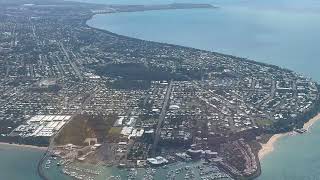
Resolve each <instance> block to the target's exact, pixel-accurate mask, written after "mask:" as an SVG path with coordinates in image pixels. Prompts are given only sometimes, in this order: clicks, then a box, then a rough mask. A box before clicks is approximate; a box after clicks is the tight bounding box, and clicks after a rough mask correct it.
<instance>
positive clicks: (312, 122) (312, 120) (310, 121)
mask: <svg viewBox="0 0 320 180" xmlns="http://www.w3.org/2000/svg"><path fill="white" fill-rule="evenodd" d="M318 120H320V113H319V114H317V115H316V116H315V117H313V118H312V119H310V120H309V121H308V122H306V123H305V124H304V125H303V129H305V130H309V128H310V127H311V126H312V125H313V124H314V123H315V122H317V121H318Z"/></svg>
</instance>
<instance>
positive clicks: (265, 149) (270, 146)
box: [258, 113, 320, 160]
mask: <svg viewBox="0 0 320 180" xmlns="http://www.w3.org/2000/svg"><path fill="white" fill-rule="evenodd" d="M318 120H320V113H319V114H317V115H316V116H315V117H313V118H312V119H310V120H309V121H308V122H306V123H305V124H304V125H303V129H305V130H309V128H310V127H311V126H312V125H313V124H314V123H315V122H317V121H318ZM289 133H290V132H288V133H283V134H275V135H273V136H272V137H271V138H270V139H269V140H268V142H267V143H265V144H261V146H262V148H261V149H260V151H259V153H258V157H259V159H260V160H262V159H263V157H264V156H265V155H267V154H269V153H271V152H272V151H273V150H274V143H275V142H277V140H278V139H280V138H281V137H283V136H286V135H288V134H289Z"/></svg>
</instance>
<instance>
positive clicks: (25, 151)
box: [0, 144, 44, 180]
mask: <svg viewBox="0 0 320 180" xmlns="http://www.w3.org/2000/svg"><path fill="white" fill-rule="evenodd" d="M43 153H44V152H43V151H42V150H38V149H31V148H21V147H15V146H12V145H3V144H1V145H0V179H4V180H5V179H7V180H24V179H26V178H27V179H32V180H41V179H40V177H39V176H38V175H37V164H38V162H39V160H40V159H41V156H42V155H43Z"/></svg>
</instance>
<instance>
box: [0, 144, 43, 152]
mask: <svg viewBox="0 0 320 180" xmlns="http://www.w3.org/2000/svg"><path fill="white" fill-rule="evenodd" d="M2 145H3V146H7V147H13V148H18V149H36V150H42V151H46V150H47V147H40V146H32V145H25V144H14V143H12V144H11V143H5V142H0V146H2Z"/></svg>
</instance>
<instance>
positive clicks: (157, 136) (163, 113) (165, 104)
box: [152, 81, 172, 156]
mask: <svg viewBox="0 0 320 180" xmlns="http://www.w3.org/2000/svg"><path fill="white" fill-rule="evenodd" d="M171 91H172V81H170V82H169V86H168V89H167V92H166V96H165V98H164V102H163V105H162V110H161V114H160V116H159V121H158V125H157V129H156V133H155V137H154V141H153V146H152V156H155V155H156V149H157V146H158V143H159V140H160V132H161V126H162V124H163V121H164V119H165V117H166V112H167V107H168V103H169V99H170V94H171Z"/></svg>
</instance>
